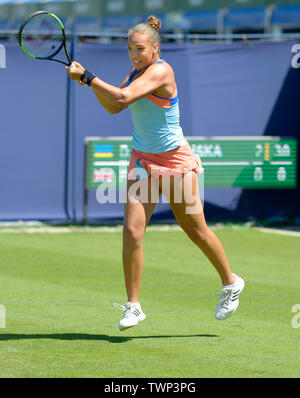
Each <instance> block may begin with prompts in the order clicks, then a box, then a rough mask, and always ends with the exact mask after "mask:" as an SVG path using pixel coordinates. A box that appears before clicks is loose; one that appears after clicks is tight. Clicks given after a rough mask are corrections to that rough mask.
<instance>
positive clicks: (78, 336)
mask: <svg viewBox="0 0 300 398" xmlns="http://www.w3.org/2000/svg"><path fill="white" fill-rule="evenodd" d="M182 337H184V338H186V337H200V338H201V337H208V338H212V337H219V336H217V335H215V334H192V335H173V336H172V335H165V336H108V335H106V334H85V333H53V334H13V333H6V334H1V333H0V342H1V341H6V340H27V339H28V340H30V339H37V340H39V339H56V340H100V341H108V342H109V343H125V342H126V341H130V340H135V339H169V338H182Z"/></svg>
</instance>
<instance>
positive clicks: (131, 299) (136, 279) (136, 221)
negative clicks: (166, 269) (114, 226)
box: [119, 178, 159, 330]
mask: <svg viewBox="0 0 300 398" xmlns="http://www.w3.org/2000/svg"><path fill="white" fill-rule="evenodd" d="M156 188H157V191H156V192H152V195H151V180H150V178H149V179H144V180H139V181H136V180H135V181H128V185H127V200H126V203H125V208H124V226H123V269H124V277H125V286H126V292H127V298H128V302H127V303H126V304H125V306H124V307H122V306H121V307H120V308H121V309H122V310H124V314H123V317H122V319H121V321H120V323H119V329H120V330H125V329H127V328H129V327H132V326H135V325H136V324H137V323H139V322H140V321H142V320H143V319H145V314H144V313H143V311H142V309H141V306H140V304H139V297H138V295H139V290H140V284H141V278H142V272H143V265H144V253H143V238H144V234H145V230H146V226H147V224H148V222H149V220H150V218H151V215H152V213H153V211H154V208H155V205H156V203H157V200H158V198H159V191H158V189H159V187H158V184H157V185H156ZM152 189H153V184H152ZM154 191H155V189H154Z"/></svg>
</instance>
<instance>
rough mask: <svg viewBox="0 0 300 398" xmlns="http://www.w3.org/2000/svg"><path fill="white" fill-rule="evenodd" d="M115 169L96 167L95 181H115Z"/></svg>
mask: <svg viewBox="0 0 300 398" xmlns="http://www.w3.org/2000/svg"><path fill="white" fill-rule="evenodd" d="M113 181H114V171H113V169H111V168H110V167H104V168H102V169H94V182H113Z"/></svg>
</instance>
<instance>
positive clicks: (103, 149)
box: [94, 144, 114, 158]
mask: <svg viewBox="0 0 300 398" xmlns="http://www.w3.org/2000/svg"><path fill="white" fill-rule="evenodd" d="M94 157H95V158H113V157H114V148H113V145H109V144H108V145H106V144H100V145H95V146H94Z"/></svg>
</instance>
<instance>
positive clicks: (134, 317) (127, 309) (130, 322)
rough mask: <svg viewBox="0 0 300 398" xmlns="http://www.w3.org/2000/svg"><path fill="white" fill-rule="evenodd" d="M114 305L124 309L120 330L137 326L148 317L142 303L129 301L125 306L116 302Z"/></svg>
mask: <svg viewBox="0 0 300 398" xmlns="http://www.w3.org/2000/svg"><path fill="white" fill-rule="evenodd" d="M114 306H115V307H116V308H118V309H119V310H121V311H124V314H123V316H122V319H121V320H120V322H119V329H120V331H123V330H125V329H128V328H131V327H133V326H136V325H137V324H138V323H139V322H141V321H143V320H144V319H146V315H145V314H144V313H143V310H142V308H141V306H140V303H130V302H127V303H126V304H125V305H124V306H123V305H120V304H118V303H114Z"/></svg>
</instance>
